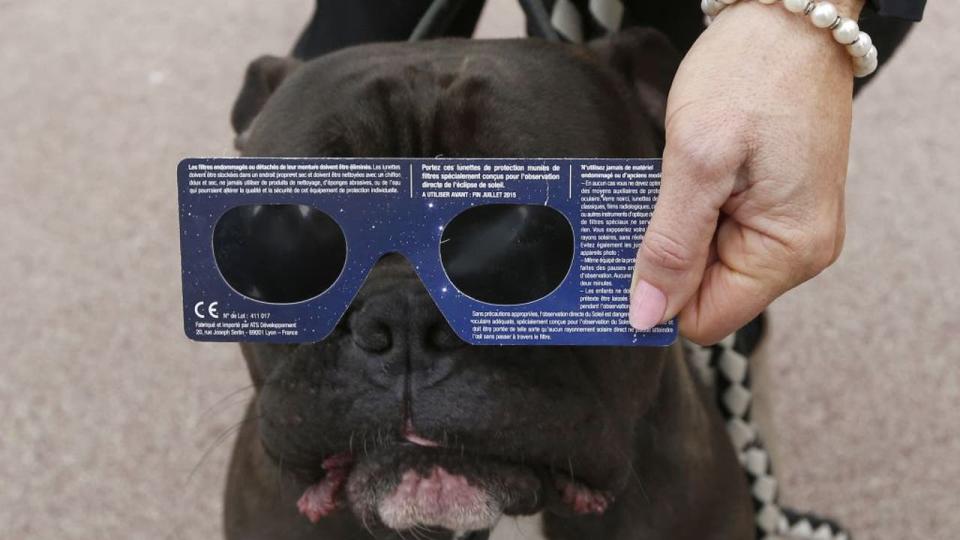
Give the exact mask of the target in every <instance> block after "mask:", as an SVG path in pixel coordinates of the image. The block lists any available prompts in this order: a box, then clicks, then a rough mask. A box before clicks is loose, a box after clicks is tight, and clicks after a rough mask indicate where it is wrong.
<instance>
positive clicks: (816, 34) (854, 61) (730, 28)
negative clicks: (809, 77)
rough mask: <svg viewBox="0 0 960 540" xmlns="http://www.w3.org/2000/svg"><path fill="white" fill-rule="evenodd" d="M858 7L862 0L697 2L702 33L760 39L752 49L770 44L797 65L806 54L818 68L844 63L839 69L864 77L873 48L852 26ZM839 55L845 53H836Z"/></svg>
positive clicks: (874, 54)
mask: <svg viewBox="0 0 960 540" xmlns="http://www.w3.org/2000/svg"><path fill="white" fill-rule="evenodd" d="M863 5H864V0H843V1H842V2H838V1H837V0H759V1H747V0H743V1H738V0H702V2H701V7H702V9H703V11H704V13H706V14H707V15H708V16H711V19H710V20H711V21H712V22H711V24H710V27H709V29H708V32H709V30H710V29H714V28H715V27H720V28H723V29H724V30H722V31H721V30H719V28H717V30H718V32H724V33H726V35H727V36H728V37H730V36H733V35H734V34H736V33H744V34H749V35H750V36H751V38H750V39H752V40H757V39H759V40H760V42H759V43H758V44H757V45H758V50H762V51H767V50H768V49H769V48H770V45H773V46H774V47H775V49H776V50H779V51H780V52H781V53H782V54H786V55H789V56H791V57H793V58H794V59H795V60H800V61H802V60H803V57H804V56H805V55H807V54H813V55H815V56H816V57H818V60H819V63H821V64H822V63H825V62H826V63H830V64H831V65H832V64H834V60H839V61H843V59H846V63H847V68H846V69H843V68H841V69H840V71H841V72H843V73H845V74H849V73H850V72H851V71H852V72H853V74H855V75H856V76H857V77H863V76H865V75H869V74H870V73H872V72H873V71H874V70H875V69H876V67H877V50H876V47H873V46H872V40H871V39H870V36H869V35H866V34H865V33H864V32H862V31H860V30H859V27H858V24H857V22H856V18H857V17H858V14H859V11H860V9H861V8H862V7H863ZM765 40H766V41H765ZM804 41H805V43H804ZM767 43H770V45H768V44H767ZM841 51H842V52H846V53H848V54H846V55H844V54H839V53H840V52H841ZM767 56H768V58H769V56H770V55H767ZM797 67H798V68H799V67H800V66H797Z"/></svg>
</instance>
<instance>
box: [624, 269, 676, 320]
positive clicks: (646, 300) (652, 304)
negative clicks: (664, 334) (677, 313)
mask: <svg viewBox="0 0 960 540" xmlns="http://www.w3.org/2000/svg"><path fill="white" fill-rule="evenodd" d="M666 311H667V296H666V295H665V294H663V293H662V292H660V289H658V288H656V287H654V286H653V285H651V284H649V283H647V282H646V281H644V280H642V279H641V280H639V281H637V286H636V287H634V289H633V293H631V294H630V326H632V327H634V328H636V329H637V330H649V329H651V328H653V327H654V326H656V325H657V324H659V323H660V321H661V320H662V319H663V314H664V312H666Z"/></svg>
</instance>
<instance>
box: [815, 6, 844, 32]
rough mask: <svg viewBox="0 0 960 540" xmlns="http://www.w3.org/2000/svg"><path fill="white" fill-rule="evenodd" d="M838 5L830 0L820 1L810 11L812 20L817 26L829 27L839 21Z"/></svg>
mask: <svg viewBox="0 0 960 540" xmlns="http://www.w3.org/2000/svg"><path fill="white" fill-rule="evenodd" d="M837 15H838V13H837V6H835V5H833V4H831V3H830V2H820V3H818V4H817V7H815V8H813V11H811V12H810V20H811V21H813V25H814V26H816V27H817V28H827V27H829V26H830V25H832V24H833V23H835V22H837Z"/></svg>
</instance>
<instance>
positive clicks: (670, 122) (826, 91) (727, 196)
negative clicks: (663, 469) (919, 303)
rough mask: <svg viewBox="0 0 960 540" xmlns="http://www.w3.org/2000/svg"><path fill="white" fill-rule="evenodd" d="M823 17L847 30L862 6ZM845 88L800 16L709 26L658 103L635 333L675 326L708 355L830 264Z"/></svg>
mask: <svg viewBox="0 0 960 540" xmlns="http://www.w3.org/2000/svg"><path fill="white" fill-rule="evenodd" d="M835 4H836V5H837V6H838V8H840V11H841V13H842V14H843V15H845V16H848V17H851V18H854V19H856V17H857V16H858V15H859V13H860V9H861V8H862V7H863V0H848V1H846V2H835ZM852 89H853V68H852V65H851V61H850V56H849V55H848V54H847V52H846V51H845V50H844V49H843V47H841V46H839V45H838V44H837V43H835V42H834V41H833V39H832V37H831V36H830V34H829V32H827V31H824V30H821V29H818V28H816V27H814V26H813V25H812V24H810V22H809V20H806V18H805V17H803V16H799V15H796V14H793V13H790V12H788V11H787V10H786V9H783V7H782V6H777V5H762V4H759V3H757V2H739V3H737V4H734V5H732V6H730V7H728V8H727V9H725V10H724V11H723V12H722V13H720V15H719V16H718V17H717V18H716V19H715V20H714V22H713V24H711V25H710V27H709V28H708V29H707V30H706V31H705V32H704V33H703V34H702V35H701V36H700V38H699V39H698V40H697V42H696V43H695V44H694V46H693V48H692V49H691V50H690V52H689V53H688V54H687V56H686V58H684V60H683V62H682V63H681V65H680V68H679V70H678V71H677V74H676V78H675V79H674V82H673V86H672V88H671V90H670V97H669V100H668V103H667V113H666V140H667V142H666V149H665V151H664V155H663V179H662V182H661V190H660V197H659V200H658V202H657V206H656V209H655V211H654V214H653V216H652V218H651V221H650V224H649V226H648V228H647V233H646V235H645V238H644V240H643V243H642V245H641V247H640V250H639V251H638V254H637V261H636V267H635V270H634V278H633V281H634V282H633V286H632V287H631V303H630V322H631V324H632V325H633V326H634V327H636V328H638V329H648V328H651V327H653V326H655V325H656V324H658V323H660V322H663V321H666V320H669V319H670V318H672V317H674V316H676V315H677V314H679V323H680V331H681V333H682V334H684V335H685V336H686V337H688V338H689V339H691V340H693V341H695V342H698V343H702V344H707V343H712V342H716V341H718V340H720V339H722V338H723V337H725V336H726V335H728V334H730V333H731V332H733V331H735V330H736V329H737V328H739V327H741V326H743V325H744V324H746V323H747V322H749V321H750V320H751V319H752V318H753V317H755V316H756V315H758V314H759V313H760V312H761V311H763V309H764V308H766V307H767V305H769V304H770V302H772V301H773V300H774V299H775V298H777V297H778V296H780V295H781V294H783V293H784V292H786V291H788V290H790V289H791V288H793V287H795V286H797V285H798V284H800V283H802V282H804V281H806V280H808V279H810V278H811V277H813V276H815V275H817V274H818V273H820V272H821V271H822V270H823V269H825V268H826V267H827V266H829V265H830V264H832V263H833V262H834V261H835V260H836V258H837V257H838V256H839V254H840V249H841V246H842V243H843V236H844V211H843V197H844V182H845V180H846V174H847V155H848V149H849V142H850V125H851V121H852V100H853V91H852Z"/></svg>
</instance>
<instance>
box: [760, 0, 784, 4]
mask: <svg viewBox="0 0 960 540" xmlns="http://www.w3.org/2000/svg"><path fill="white" fill-rule="evenodd" d="M779 1H780V0H760V3H761V4H776V3H777V2H779Z"/></svg>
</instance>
